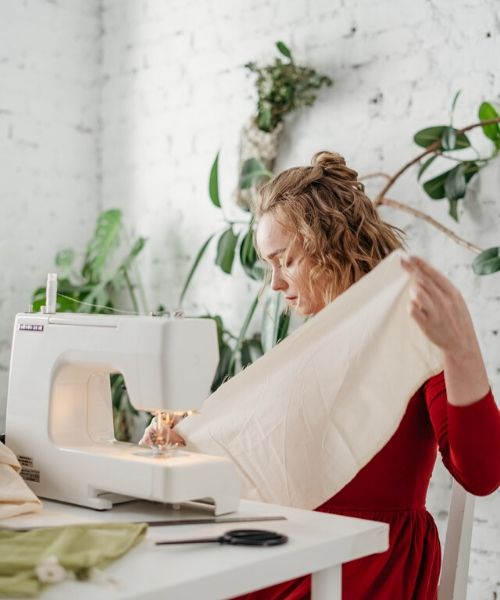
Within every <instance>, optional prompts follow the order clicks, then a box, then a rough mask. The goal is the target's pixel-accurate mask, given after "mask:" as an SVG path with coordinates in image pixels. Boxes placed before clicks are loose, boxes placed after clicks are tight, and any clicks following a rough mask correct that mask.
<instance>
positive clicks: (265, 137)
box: [234, 42, 333, 210]
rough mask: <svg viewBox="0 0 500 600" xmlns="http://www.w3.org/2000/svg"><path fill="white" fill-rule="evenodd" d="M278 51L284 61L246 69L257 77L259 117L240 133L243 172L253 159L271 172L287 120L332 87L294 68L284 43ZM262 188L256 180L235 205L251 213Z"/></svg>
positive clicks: (239, 191)
mask: <svg viewBox="0 0 500 600" xmlns="http://www.w3.org/2000/svg"><path fill="white" fill-rule="evenodd" d="M276 47H277V49H278V51H279V52H280V54H281V57H278V58H276V59H275V60H274V62H273V63H271V64H269V65H265V66H263V67H261V66H258V65H257V64H256V63H254V62H250V63H248V64H246V65H245V67H246V68H247V69H248V70H249V71H251V72H252V73H254V74H255V75H256V76H257V79H256V88H257V113H256V114H255V115H253V116H252V117H251V118H250V119H249V120H248V122H247V123H245V125H244V126H243V128H242V130H241V136H240V162H239V168H240V172H241V171H242V169H243V165H244V164H245V163H246V162H247V161H249V160H251V159H256V160H258V161H259V162H260V163H262V164H263V165H264V167H265V169H266V170H267V171H272V169H273V167H274V162H275V160H276V157H277V155H278V145H279V138H280V133H281V131H282V130H283V124H284V119H285V117H286V116H287V115H289V114H290V113H292V112H293V111H295V110H297V109H299V108H302V107H303V106H312V105H313V104H314V102H315V100H316V97H317V95H316V92H317V91H318V90H319V89H320V88H322V87H328V86H331V85H332V84H333V81H332V80H331V79H330V77H328V76H326V75H322V74H320V73H318V72H317V71H315V70H314V69H312V68H310V67H304V66H300V65H297V64H295V62H294V60H293V56H292V53H291V51H290V49H289V48H288V47H287V46H286V45H285V44H284V43H283V42H276ZM259 184H260V182H259V180H258V179H254V180H253V183H252V185H251V186H242V185H240V186H239V187H238V188H237V189H236V190H235V193H234V199H235V202H236V203H237V204H238V205H239V206H240V207H241V208H243V209H245V210H250V208H251V206H252V203H253V201H254V199H255V195H256V193H257V190H258V186H259Z"/></svg>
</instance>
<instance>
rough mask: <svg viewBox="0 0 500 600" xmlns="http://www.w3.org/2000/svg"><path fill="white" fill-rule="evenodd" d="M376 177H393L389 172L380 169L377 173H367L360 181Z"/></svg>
mask: <svg viewBox="0 0 500 600" xmlns="http://www.w3.org/2000/svg"><path fill="white" fill-rule="evenodd" d="M376 177H384V178H385V179H390V178H391V176H390V175H388V174H387V173H382V172H381V171H378V172H377V173H368V174H367V175H363V176H362V177H359V178H358V181H363V180H364V179H375V178H376Z"/></svg>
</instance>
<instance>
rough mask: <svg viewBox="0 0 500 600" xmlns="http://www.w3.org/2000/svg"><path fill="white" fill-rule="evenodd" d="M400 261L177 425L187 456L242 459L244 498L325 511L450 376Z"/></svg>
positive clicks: (383, 267) (378, 271) (393, 260)
mask: <svg viewBox="0 0 500 600" xmlns="http://www.w3.org/2000/svg"><path fill="white" fill-rule="evenodd" d="M403 256H405V254H404V253H403V252H401V251H396V252H394V253H392V254H391V255H390V256H389V257H387V258H386V259H385V260H384V261H383V262H382V263H380V264H379V265H378V266H377V267H376V268H375V269H374V270H373V271H371V272H370V273H369V274H368V275H366V276H364V277H363V278H362V279H361V280H360V281H358V282H357V283H356V284H355V285H353V286H351V287H350V288H349V289H348V290H347V291H346V292H345V293H343V294H342V295H340V296H339V297H338V298H337V299H335V301H334V302H332V303H331V304H329V305H328V306H327V307H325V308H324V309H323V310H322V311H321V312H320V313H318V314H317V315H316V316H314V317H313V318H312V319H310V320H309V321H308V322H307V323H306V324H304V325H303V326H302V327H300V328H299V329H297V330H296V331H295V332H294V333H293V334H292V335H290V336H289V337H288V338H286V339H285V340H283V341H282V342H281V343H280V344H278V346H276V347H275V348H273V349H272V350H271V351H270V352H268V353H267V354H266V355H265V356H263V357H262V358H260V359H259V360H257V361H256V362H255V363H253V364H252V365H251V366H249V367H248V368H246V369H245V370H244V371H243V372H241V373H239V374H238V375H237V376H236V377H233V379H231V380H229V381H228V382H227V383H225V384H224V385H222V386H221V387H220V388H219V389H218V390H217V391H216V392H215V393H214V394H212V395H211V396H210V397H209V398H208V399H207V400H206V401H205V403H204V404H203V406H202V408H201V411H200V414H199V415H194V416H191V417H188V418H186V419H184V420H183V421H182V422H181V423H179V425H178V426H177V428H176V429H177V431H178V432H179V433H180V434H181V435H182V436H183V437H184V438H185V440H186V442H187V449H188V450H192V451H197V452H204V453H207V454H216V455H224V456H227V457H229V458H230V459H231V460H232V461H233V462H234V464H235V465H236V467H237V470H238V473H239V475H240V482H241V489H242V494H241V495H242V497H243V498H247V499H253V500H260V501H264V502H272V503H276V504H281V505H286V506H293V507H297V508H306V509H313V508H316V507H317V506H319V505H321V504H323V503H324V502H325V501H326V500H328V499H329V498H331V497H332V496H333V495H335V493H336V492H338V491H339V490H340V489H342V488H343V487H344V486H345V485H346V484H347V483H349V481H351V479H353V477H354V476H355V475H356V473H358V471H359V470H360V469H361V468H362V467H364V466H365V465H366V464H367V463H368V462H369V461H370V459H371V458H372V457H373V456H374V455H375V454H376V453H377V452H378V451H379V450H381V449H382V448H383V446H384V445H385V444H386V443H387V442H388V441H389V439H390V438H391V436H392V435H393V434H394V433H395V431H396V429H397V427H398V425H399V423H400V421H401V419H402V417H403V415H404V412H405V409H406V406H407V404H408V401H409V399H410V398H411V396H412V395H413V394H414V393H415V392H416V390H417V389H418V388H419V387H420V386H421V385H422V384H423V383H424V382H425V381H426V380H427V379H428V378H429V377H431V376H432V375H435V374H436V373H438V372H439V371H441V370H442V357H441V352H440V351H439V349H438V348H437V347H436V346H434V345H433V344H432V343H431V342H430V341H429V340H428V339H427V338H426V337H425V336H424V334H423V333H422V331H421V330H420V328H419V327H418V325H417V324H416V323H415V321H414V320H413V319H412V318H411V317H410V316H409V314H408V311H407V305H408V301H409V297H408V290H409V277H408V275H407V274H406V272H405V271H404V270H403V268H402V267H401V264H400V261H401V258H402V257H403Z"/></svg>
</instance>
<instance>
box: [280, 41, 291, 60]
mask: <svg viewBox="0 0 500 600" xmlns="http://www.w3.org/2000/svg"><path fill="white" fill-rule="evenodd" d="M276 48H278V50H279V51H280V52H281V54H283V56H286V58H289V59H290V60H292V53H291V52H290V49H289V48H288V47H287V46H286V45H285V44H284V43H283V42H276Z"/></svg>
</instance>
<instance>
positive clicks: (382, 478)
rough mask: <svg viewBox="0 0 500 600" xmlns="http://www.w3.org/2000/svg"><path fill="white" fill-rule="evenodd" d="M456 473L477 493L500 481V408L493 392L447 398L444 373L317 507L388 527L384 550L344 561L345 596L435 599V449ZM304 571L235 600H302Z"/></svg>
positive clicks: (307, 584)
mask: <svg viewBox="0 0 500 600" xmlns="http://www.w3.org/2000/svg"><path fill="white" fill-rule="evenodd" d="M438 447H439V451H440V453H441V456H442V459H443V462H444V464H445V466H446V467H447V469H448V470H449V471H450V473H451V474H452V475H453V477H454V478H455V479H456V480H457V481H458V482H459V483H460V484H461V485H462V486H463V487H464V488H465V489H466V490H468V491H469V492H471V493H472V494H474V495H477V496H483V495H487V494H490V493H491V492H493V491H495V489H496V488H497V487H498V486H499V485H500V412H499V411H498V409H497V407H496V404H495V400H494V398H493V395H492V393H491V391H490V392H488V394H487V395H486V396H485V397H484V398H482V399H480V400H479V401H477V402H474V403H473V404H471V405H469V406H465V407H457V406H452V405H450V404H448V402H447V399H446V389H445V383H444V375H443V373H440V374H439V375H436V376H435V377H432V378H431V379H429V380H428V381H427V382H426V383H425V384H424V385H423V386H422V387H421V388H420V389H419V390H418V392H417V393H416V394H415V395H414V396H413V397H412V398H411V400H410V402H409V404H408V407H407V410H406V413H405V415H404V417H403V419H402V421H401V423H400V425H399V427H398V429H397V431H396V433H395V434H394V435H393V436H392V438H391V439H390V440H389V442H388V443H387V444H386V445H385V446H384V448H382V450H381V451H380V452H379V453H378V454H376V455H375V456H374V457H373V458H372V460H371V461H370V462H369V463H368V464H367V465H366V466H365V467H364V468H363V469H361V471H360V472H359V473H358V474H357V475H356V477H355V478H354V479H353V480H352V481H351V482H350V483H349V484H347V485H346V486H345V487H344V488H343V489H342V490H341V491H340V492H338V493H337V494H336V495H335V496H333V498H330V500H328V501H327V502H325V503H324V504H323V505H322V506H320V507H319V508H317V509H316V510H318V511H321V512H326V513H335V514H339V515H348V516H352V517H359V518H365V519H372V520H374V521H384V522H385V523H389V525H390V534H389V541H390V546H389V550H387V551H386V552H383V553H381V554H373V555H371V556H368V557H365V558H361V559H358V560H354V561H351V562H349V563H346V564H345V565H343V566H342V598H343V599H344V600H392V599H394V600H434V599H435V598H436V595H437V584H438V578H439V570H440V566H441V549H440V544H439V538H438V533H437V529H436V525H435V523H434V520H433V518H432V517H431V515H430V514H429V513H428V512H427V511H426V509H425V497H426V494H427V488H428V486H429V481H430V478H431V474H432V470H433V467H434V463H435V460H436V454H437V449H438ZM310 590H311V578H310V576H307V577H301V578H299V579H295V580H292V581H288V582H285V583H281V584H278V585H275V586H272V587H269V588H266V589H263V590H259V591H257V592H253V593H251V594H247V595H245V596H241V597H240V599H239V600H243V599H244V600H306V599H308V598H310Z"/></svg>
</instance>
